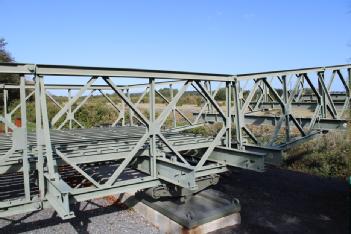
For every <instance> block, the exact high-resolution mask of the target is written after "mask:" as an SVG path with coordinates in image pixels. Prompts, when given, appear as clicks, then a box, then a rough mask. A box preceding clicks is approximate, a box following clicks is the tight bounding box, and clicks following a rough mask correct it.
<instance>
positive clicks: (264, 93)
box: [262, 83, 268, 103]
mask: <svg viewBox="0 0 351 234" xmlns="http://www.w3.org/2000/svg"><path fill="white" fill-rule="evenodd" d="M262 84H263V101H264V102H265V103H267V102H268V88H267V85H266V83H262Z"/></svg>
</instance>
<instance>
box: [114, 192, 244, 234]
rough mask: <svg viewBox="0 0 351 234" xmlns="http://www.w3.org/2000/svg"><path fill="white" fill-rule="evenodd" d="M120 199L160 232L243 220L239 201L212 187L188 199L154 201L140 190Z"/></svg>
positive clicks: (193, 230)
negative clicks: (183, 200) (181, 200)
mask: <svg viewBox="0 0 351 234" xmlns="http://www.w3.org/2000/svg"><path fill="white" fill-rule="evenodd" d="M119 199H120V201H121V202H123V203H124V204H126V205H127V206H128V207H130V208H133V209H134V210H135V211H136V212H137V213H139V214H140V215H142V216H143V217H144V218H146V219H147V220H148V221H149V222H150V223H151V224H153V225H154V226H156V227H157V228H158V229H159V230H160V231H161V233H197V234H198V233H209V232H213V231H216V230H219V229H222V228H225V227H229V226H234V225H239V224H240V223H241V217H240V204H239V201H238V200H237V199H233V198H230V197H228V196H227V195H225V194H223V193H221V192H218V191H215V190H212V189H207V190H204V191H201V192H200V193H198V194H196V195H194V196H192V197H191V198H190V199H189V200H187V201H186V202H180V201H179V199H174V198H173V199H161V200H153V199H152V198H150V197H148V196H147V195H144V194H141V193H137V194H136V195H135V196H134V195H128V194H125V195H124V196H123V197H122V196H120V197H119Z"/></svg>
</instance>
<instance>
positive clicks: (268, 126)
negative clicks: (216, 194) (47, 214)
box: [0, 63, 351, 219]
mask: <svg viewBox="0 0 351 234" xmlns="http://www.w3.org/2000/svg"><path fill="white" fill-rule="evenodd" d="M0 73H1V75H4V74H12V75H18V77H19V80H20V82H19V84H2V85H0V90H1V91H2V93H3V99H2V101H3V103H2V111H3V114H2V115H1V116H0V122H1V126H2V130H3V131H2V133H0V187H1V188H0V216H1V217H4V216H9V215H14V214H18V213H24V212H29V211H35V210H39V209H43V208H45V207H53V208H54V209H55V210H56V211H57V213H58V215H59V216H60V217H62V218H63V219H67V218H71V217H74V213H73V212H72V210H71V204H72V203H74V202H80V201H85V200H89V199H94V198H98V197H104V196H108V195H112V194H117V193H123V192H128V191H135V190H147V191H149V192H150V193H151V194H152V196H153V197H156V198H157V197H161V196H167V195H169V196H183V195H184V196H186V195H189V194H192V193H194V192H197V191H200V190H202V189H205V188H206V187H208V186H209V185H211V184H214V183H216V182H217V181H218V174H220V173H223V172H226V171H227V170H230V168H231V167H239V168H244V169H248V170H255V171H260V172H261V171H264V168H265V164H279V163H280V162H281V160H282V155H283V152H284V151H285V150H286V149H288V148H289V147H291V146H292V145H295V144H297V143H300V142H303V141H305V140H307V139H310V138H311V137H313V136H316V135H317V134H319V133H322V132H323V133H324V132H327V131H330V130H335V129H337V130H344V129H346V127H347V118H348V116H349V106H350V83H349V82H350V77H351V65H340V66H328V67H314V68H303V69H294V70H283V71H271V72H263V73H252V74H237V75H230V74H207V73H192V72H176V71H159V70H141V69H124V68H103V67H79V66H61V65H38V64H37V65H35V64H18V63H12V64H6V63H1V64H0ZM67 77H69V79H70V81H71V82H70V83H75V84H72V85H71V84H64V82H61V79H62V80H63V79H64V78H67ZM14 79H15V78H14ZM136 79H138V80H140V83H135V80H136ZM53 82H55V83H57V82H59V83H60V84H54V83H53ZM126 82H130V84H128V85H125V84H124V83H126ZM77 83H78V84H77ZM123 84H124V85H123ZM165 87H166V88H168V91H169V95H165V93H164V92H161V91H160V89H161V88H165ZM57 90H59V91H60V92H63V91H65V92H67V95H66V96H64V97H63V95H62V93H61V95H59V96H60V97H58V95H53V94H52V92H56V91H57ZM15 91H16V92H18V93H19V98H16V100H11V98H9V97H11V95H10V96H9V93H14V92H15ZM189 93H191V94H192V95H197V96H199V97H201V100H202V101H201V103H199V106H198V107H197V106H194V107H192V110H193V111H192V113H190V114H189V110H187V112H186V111H185V110H184V108H183V106H182V105H180V104H179V101H180V100H181V99H182V97H184V96H185V95H187V94H189ZM221 93H222V94H224V98H223V95H222V98H221V99H220V96H221V95H220V94H221ZM136 94H137V95H136ZM94 95H95V96H94ZM97 95H98V96H100V97H103V98H104V100H105V101H106V102H105V104H104V105H108V107H109V108H110V112H111V113H114V114H116V116H117V117H116V119H115V120H114V121H111V122H110V123H108V125H104V126H95V127H93V128H87V127H86V126H84V123H82V122H81V120H80V119H79V118H78V117H77V113H78V111H79V110H80V109H82V108H85V105H87V103H88V102H89V98H91V97H92V96H94V97H96V96H97ZM132 97H136V98H134V99H133V98H132ZM58 98H61V101H58ZM62 98H65V99H66V100H65V101H62ZM157 98H161V100H162V105H161V107H159V106H160V104H159V103H157V102H156V99H157ZM14 103H15V104H14ZM49 103H50V104H51V105H52V104H53V105H55V106H56V108H57V109H55V110H57V111H56V112H55V113H51V112H52V111H51V112H50V114H49V111H48V104H49ZM141 104H142V106H143V108H144V109H143V108H141ZM30 111H32V112H35V113H34V114H35V120H34V122H30V121H27V119H28V118H27V117H28V113H29V112H30ZM16 113H17V117H16ZM18 113H19V114H18ZM18 116H20V119H21V124H18V123H17V124H16V123H15V122H16V121H15V119H16V118H18ZM87 118H89V116H87ZM208 126H212V128H213V129H215V131H214V133H212V134H209V135H201V134H199V133H198V131H195V130H196V129H200V128H204V127H208ZM177 191H178V192H177Z"/></svg>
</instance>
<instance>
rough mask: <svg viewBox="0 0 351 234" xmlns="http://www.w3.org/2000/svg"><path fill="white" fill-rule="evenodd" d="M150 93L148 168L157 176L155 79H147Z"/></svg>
mask: <svg viewBox="0 0 351 234" xmlns="http://www.w3.org/2000/svg"><path fill="white" fill-rule="evenodd" d="M149 85H150V94H149V111H150V114H149V115H150V117H149V119H150V124H149V129H148V131H149V139H150V140H149V142H150V170H151V176H153V177H154V178H156V177H157V173H156V132H155V130H156V126H155V119H156V110H155V104H156V103H155V79H154V78H150V79H149Z"/></svg>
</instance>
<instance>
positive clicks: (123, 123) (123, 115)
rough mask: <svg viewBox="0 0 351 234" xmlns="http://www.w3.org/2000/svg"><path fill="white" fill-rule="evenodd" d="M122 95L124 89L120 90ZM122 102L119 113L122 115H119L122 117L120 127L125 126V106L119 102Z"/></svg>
mask: <svg viewBox="0 0 351 234" xmlns="http://www.w3.org/2000/svg"><path fill="white" fill-rule="evenodd" d="M122 93H124V89H122ZM121 102H122V107H121V111H122V113H120V114H121V115H122V126H125V125H126V104H125V103H124V101H123V100H121Z"/></svg>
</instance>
